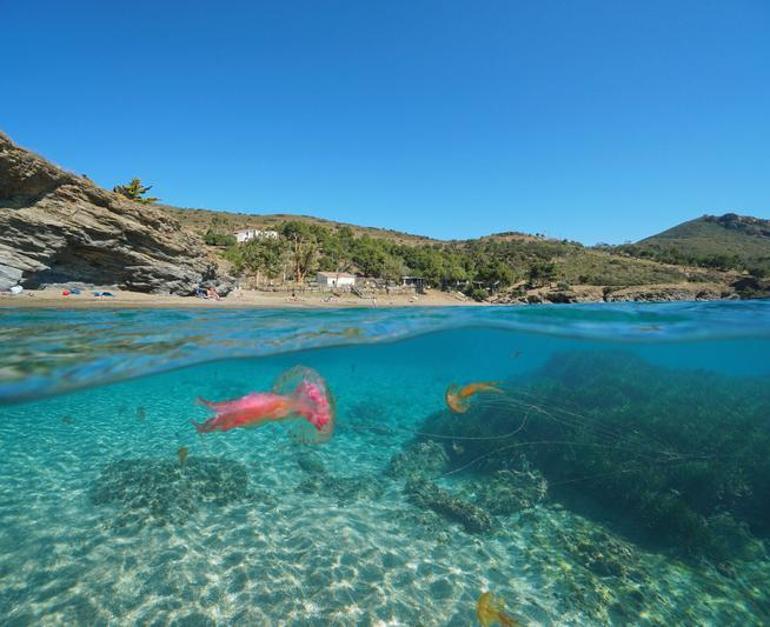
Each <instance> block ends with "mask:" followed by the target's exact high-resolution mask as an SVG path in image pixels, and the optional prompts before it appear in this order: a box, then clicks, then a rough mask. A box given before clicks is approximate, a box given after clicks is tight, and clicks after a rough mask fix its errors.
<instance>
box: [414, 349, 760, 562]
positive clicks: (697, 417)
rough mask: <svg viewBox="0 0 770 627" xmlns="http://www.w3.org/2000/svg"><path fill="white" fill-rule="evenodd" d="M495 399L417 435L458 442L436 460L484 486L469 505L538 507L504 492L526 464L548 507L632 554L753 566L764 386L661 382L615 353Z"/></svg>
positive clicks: (521, 384) (573, 364) (549, 367)
mask: <svg viewBox="0 0 770 627" xmlns="http://www.w3.org/2000/svg"><path fill="white" fill-rule="evenodd" d="M503 387H504V388H505V396H504V398H498V399H496V402H495V403H494V404H489V405H484V404H483V403H479V404H477V405H476V406H475V407H472V408H471V411H469V412H468V413H467V414H466V415H465V416H464V419H463V420H462V421H457V420H456V419H454V417H453V416H452V415H450V414H449V413H448V412H439V413H436V414H434V415H433V416H431V417H429V418H428V419H427V420H426V422H425V423H424V424H423V425H422V426H421V427H420V430H421V431H427V432H430V433H438V434H442V435H443V436H444V437H447V438H450V439H451V438H453V437H454V438H457V441H463V438H471V439H470V440H465V441H464V444H463V446H462V447H461V448H458V447H448V448H447V452H448V454H449V458H450V459H449V469H450V470H457V469H466V473H470V472H472V473H474V474H475V475H477V476H483V477H486V480H487V482H488V483H487V484H486V486H487V487H489V489H490V490H491V495H490V496H489V497H486V496H484V493H483V490H484V487H485V483H484V482H480V483H479V484H478V485H479V488H478V490H479V493H478V494H477V495H475V496H474V499H475V500H474V502H475V503H476V504H478V505H479V506H482V507H485V508H486V509H488V510H489V511H492V512H494V511H495V509H496V508H497V507H498V506H500V507H504V508H507V507H508V505H506V502H509V503H510V509H514V510H515V509H516V508H517V507H519V504H520V502H521V501H522V500H524V501H527V502H529V501H530V499H531V498H533V497H534V498H535V499H537V498H538V497H537V493H536V492H535V493H534V494H531V495H530V494H526V495H523V497H524V498H522V496H520V495H519V494H517V492H516V490H515V489H513V488H512V487H510V485H512V484H511V482H512V478H513V477H515V476H516V473H517V472H519V471H520V470H524V469H522V466H521V464H520V461H519V460H520V458H521V455H522V452H523V451H525V452H526V457H527V459H528V460H529V461H531V465H532V469H533V470H532V471H530V472H536V473H537V474H540V473H542V477H544V478H545V479H547V480H548V484H549V491H550V493H551V495H553V496H555V497H556V498H557V499H559V500H560V501H561V502H562V503H564V504H565V505H566V506H568V507H570V508H573V509H574V510H575V511H577V512H580V513H583V514H584V515H587V516H590V517H593V518H595V519H596V520H597V521H600V522H602V523H603V524H611V525H613V527H614V528H616V529H617V530H618V531H620V532H621V533H623V534H624V535H626V537H628V538H630V539H633V540H634V541H637V542H641V543H644V544H652V545H655V546H656V547H662V548H666V549H669V550H671V551H674V552H677V553H679V554H680V555H682V556H684V557H688V558H701V557H705V558H708V559H710V560H712V561H713V562H714V563H719V564H721V563H726V562H730V561H731V560H736V559H745V558H746V556H752V557H753V556H756V555H757V554H762V553H763V550H762V547H761V542H759V541H758V540H757V538H767V537H770V522H768V521H770V498H769V496H770V457H768V455H767V451H768V450H770V433H768V430H767V416H768V412H770V392H768V390H770V387H768V385H767V379H766V378H764V379H763V378H756V379H752V378H742V379H737V378H733V377H726V376H722V375H718V374H715V373H707V372H702V371H693V372H688V371H683V370H673V369H667V368H662V367H659V366H654V365H652V364H649V363H647V362H645V361H644V360H642V359H641V358H639V357H637V356H635V355H634V354H632V353H627V352H623V351H614V352H606V353H601V352H591V353H589V352H575V353H562V354H558V355H554V357H553V358H552V359H551V360H550V361H549V362H548V363H547V364H546V365H545V366H544V367H543V368H542V369H541V370H540V371H538V372H536V373H534V374H533V375H531V376H530V377H528V378H527V379H526V380H521V381H512V382H510V383H509V384H507V385H505V386H503ZM473 438H476V440H474V439H473ZM508 473H513V474H508ZM496 483H499V486H497V487H493V486H494V485H495V484H496ZM534 485H537V481H534ZM506 486H509V487H510V489H508V490H507V493H506V490H504V489H503V488H506Z"/></svg>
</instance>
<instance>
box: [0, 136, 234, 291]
mask: <svg viewBox="0 0 770 627" xmlns="http://www.w3.org/2000/svg"><path fill="white" fill-rule="evenodd" d="M207 281H210V282H213V283H219V282H218V281H217V277H216V269H215V266H214V265H213V264H212V263H211V261H210V260H209V259H208V258H207V256H206V252H205V249H204V246H203V243H202V242H201V241H200V239H199V238H198V237H197V236H194V235H191V234H189V233H187V232H184V231H183V230H182V229H181V227H180V225H179V223H178V222H177V221H176V220H175V219H173V218H171V217H170V216H168V215H167V214H166V213H164V212H163V211H161V210H159V209H157V208H155V207H153V206H151V205H143V204H139V203H134V202H131V201H129V200H127V199H125V198H123V197H122V196H119V195H118V194H115V193H113V192H109V191H107V190H104V189H102V188H100V187H98V186H97V185H95V184H94V183H93V182H92V181H90V180H89V179H88V178H86V177H83V176H77V175H74V174H71V173H69V172H65V171H64V170H62V169H61V168H58V167H57V166H55V165H53V164H51V163H49V162H48V161H46V160H45V159H43V158H41V157H39V156H37V155H35V154H33V153H31V152H29V151H27V150H24V149H23V148H19V147H18V146H16V145H14V143H13V142H12V141H11V140H10V139H9V138H8V137H7V136H6V135H4V134H3V133H0V289H7V288H9V287H10V286H12V285H16V284H17V283H19V284H21V285H23V286H24V287H38V286H41V285H45V284H56V283H67V282H79V283H89V284H95V285H116V286H118V287H121V288H124V289H130V290H136V291H141V292H157V293H174V294H182V295H184V294H191V293H192V292H193V291H194V289H195V287H196V286H197V285H198V284H199V283H201V282H207ZM225 291H226V290H225Z"/></svg>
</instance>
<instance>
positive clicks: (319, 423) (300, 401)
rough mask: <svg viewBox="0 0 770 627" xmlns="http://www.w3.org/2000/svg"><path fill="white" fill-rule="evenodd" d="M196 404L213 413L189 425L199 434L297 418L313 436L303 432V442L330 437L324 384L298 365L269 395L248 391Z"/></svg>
mask: <svg viewBox="0 0 770 627" xmlns="http://www.w3.org/2000/svg"><path fill="white" fill-rule="evenodd" d="M199 402H200V403H202V404H203V405H205V406H206V407H208V408H210V409H212V410H214V412H215V415H214V417H212V418H209V419H208V420H206V421H205V422H203V423H195V422H194V423H193V424H194V425H195V428H196V429H197V430H198V432H199V433H206V432H209V431H229V430H230V429H236V428H239V427H259V426H262V425H264V424H267V423H269V422H278V421H282V420H290V419H295V418H300V419H303V420H304V421H305V422H306V423H307V424H309V425H311V426H312V427H313V428H314V430H310V431H309V433H310V434H311V435H312V436H313V437H312V438H308V434H307V433H305V434H304V435H303V439H304V440H305V441H307V440H308V439H310V440H311V441H315V442H321V441H324V440H327V439H329V437H331V434H332V430H333V428H334V407H333V402H332V399H331V395H330V394H329V392H328V390H327V388H326V383H325V382H324V380H323V379H322V378H321V376H320V375H319V374H318V373H317V372H315V371H314V370H311V369H310V368H304V367H302V366H298V367H296V368H292V369H291V370H289V371H288V372H286V373H284V374H283V375H282V376H281V377H279V379H278V380H277V381H276V383H275V385H274V386H273V390H272V391H270V392H252V393H251V394H247V395H246V396H243V397H242V398H238V399H234V400H231V401H222V402H211V401H207V400H204V399H199Z"/></svg>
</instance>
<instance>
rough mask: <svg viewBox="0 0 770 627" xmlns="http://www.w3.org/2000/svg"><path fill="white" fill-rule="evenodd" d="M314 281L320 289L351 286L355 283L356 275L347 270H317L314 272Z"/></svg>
mask: <svg viewBox="0 0 770 627" xmlns="http://www.w3.org/2000/svg"><path fill="white" fill-rule="evenodd" d="M316 281H318V287H320V288H322V289H334V288H337V287H353V286H354V285H355V284H356V275H355V274H348V273H347V272H319V273H318V274H316Z"/></svg>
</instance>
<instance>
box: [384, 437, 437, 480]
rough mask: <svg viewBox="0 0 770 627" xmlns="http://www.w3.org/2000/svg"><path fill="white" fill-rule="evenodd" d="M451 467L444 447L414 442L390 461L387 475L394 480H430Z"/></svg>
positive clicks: (432, 442)
mask: <svg viewBox="0 0 770 627" xmlns="http://www.w3.org/2000/svg"><path fill="white" fill-rule="evenodd" d="M448 465H449V456H448V455H447V454H446V452H445V451H444V447H443V446H441V445H440V444H438V443H436V442H434V441H433V440H426V441H421V442H412V443H410V444H409V445H408V446H407V447H406V448H404V450H403V451H399V452H398V453H396V454H395V455H393V457H392V458H391V460H390V463H389V464H388V467H387V469H386V470H385V474H386V475H388V476H389V477H392V478H394V479H411V478H415V477H416V478H422V479H428V478H432V477H436V476H438V475H440V474H441V473H442V472H444V471H445V470H446V469H447V466H448Z"/></svg>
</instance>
